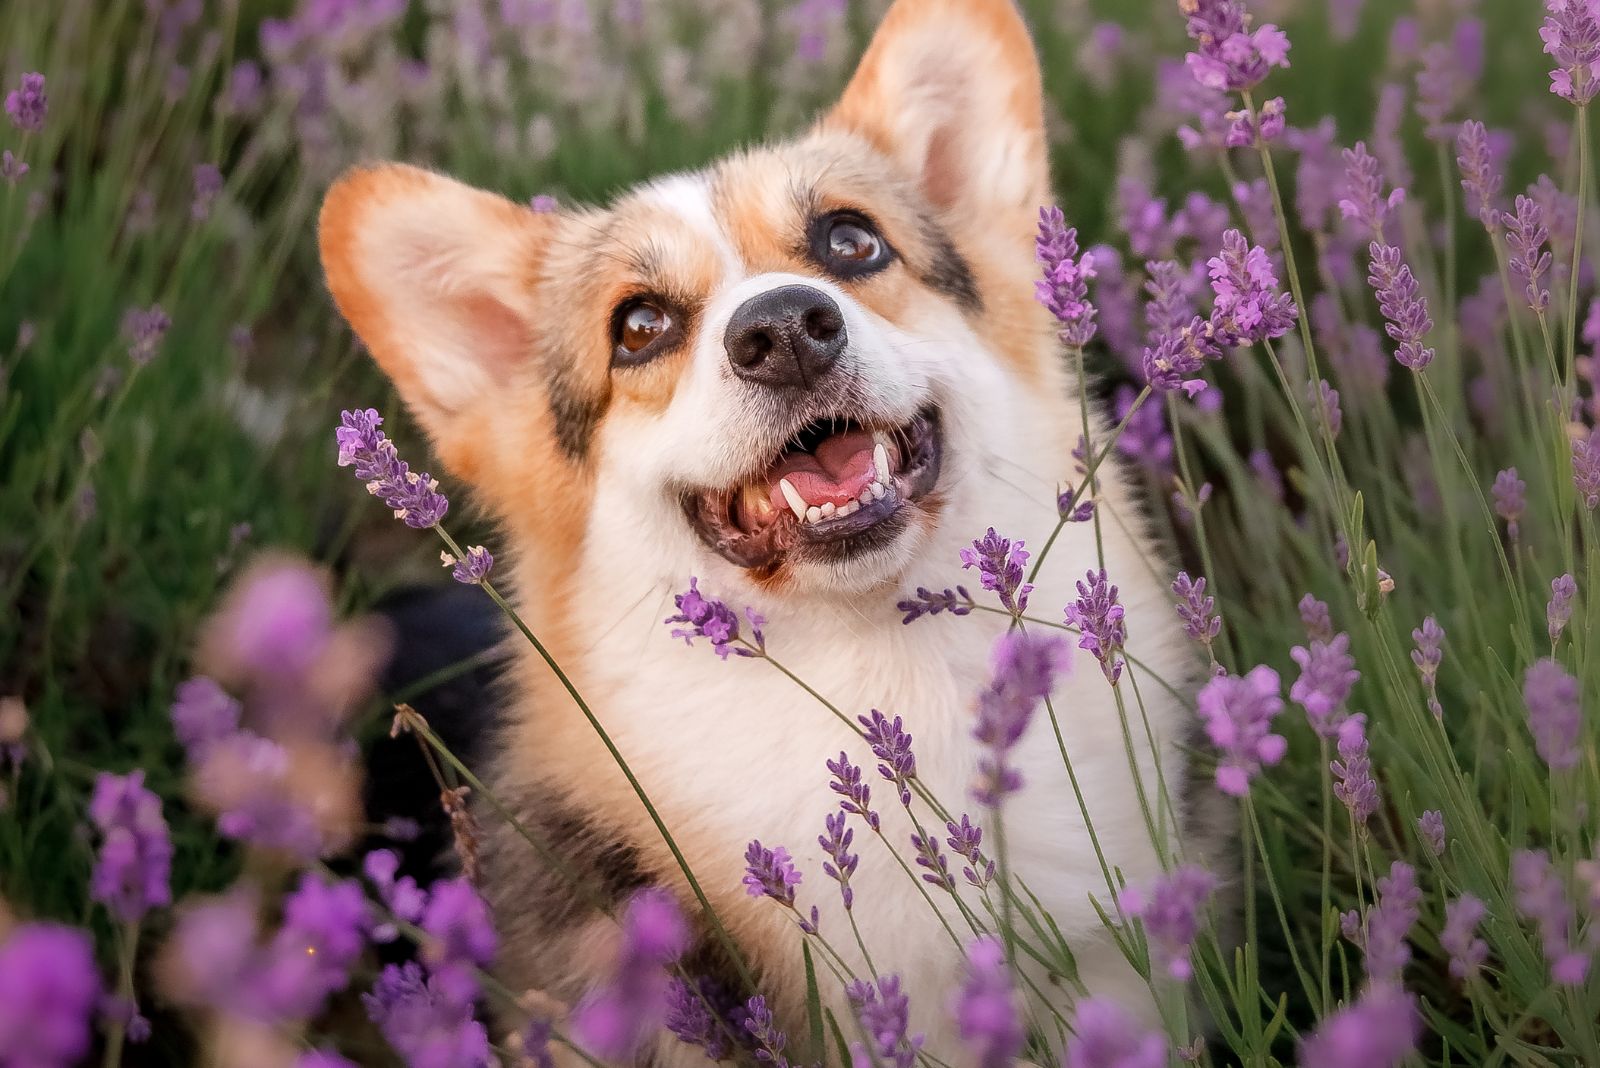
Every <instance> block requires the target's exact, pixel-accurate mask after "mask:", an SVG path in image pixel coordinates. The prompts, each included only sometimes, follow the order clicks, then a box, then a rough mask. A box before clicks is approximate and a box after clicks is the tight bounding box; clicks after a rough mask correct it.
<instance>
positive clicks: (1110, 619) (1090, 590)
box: [1067, 568, 1128, 686]
mask: <svg viewBox="0 0 1600 1068" xmlns="http://www.w3.org/2000/svg"><path fill="white" fill-rule="evenodd" d="M1077 586H1078V598H1077V600H1075V601H1073V602H1072V603H1071V604H1069V605H1067V622H1068V623H1069V624H1071V625H1072V626H1074V627H1077V628H1078V632H1079V633H1078V648H1079V649H1084V650H1087V651H1088V652H1089V653H1091V654H1092V655H1093V656H1094V658H1095V659H1096V660H1098V661H1099V662H1100V670H1101V672H1102V673H1103V674H1104V675H1105V677H1106V681H1107V682H1109V683H1111V684H1112V685H1113V686H1115V685H1116V684H1117V681H1118V680H1119V679H1121V678H1122V665H1123V661H1122V658H1121V657H1120V656H1118V655H1117V653H1118V651H1119V650H1121V648H1122V647H1123V645H1124V644H1126V643H1127V640H1128V628H1127V625H1126V624H1125V623H1124V621H1123V620H1124V616H1125V612H1124V610H1123V607H1122V605H1120V604H1118V603H1117V588H1116V587H1115V586H1112V585H1110V584H1108V583H1107V582H1106V573H1105V569H1104V568H1102V569H1100V570H1099V571H1090V572H1089V573H1088V574H1087V575H1085V576H1084V580H1083V581H1082V582H1079V583H1078V584H1077Z"/></svg>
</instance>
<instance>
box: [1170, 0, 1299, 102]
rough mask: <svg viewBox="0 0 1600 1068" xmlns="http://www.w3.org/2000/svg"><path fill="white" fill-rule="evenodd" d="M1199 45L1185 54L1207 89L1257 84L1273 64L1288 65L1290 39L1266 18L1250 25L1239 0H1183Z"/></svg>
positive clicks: (1233, 89) (1192, 71) (1244, 87)
mask: <svg viewBox="0 0 1600 1068" xmlns="http://www.w3.org/2000/svg"><path fill="white" fill-rule="evenodd" d="M1178 7H1179V10H1180V11H1182V12H1183V14H1184V15H1185V16H1187V18H1188V32H1189V37H1190V38H1191V39H1192V40H1193V41H1194V42H1195V50H1194V51H1193V52H1190V53H1189V54H1188V55H1187V56H1185V57H1184V62H1185V64H1186V65H1187V66H1188V68H1189V73H1190V74H1192V75H1193V76H1194V80H1195V81H1196V82H1198V83H1199V84H1200V85H1202V86H1204V87H1205V88H1207V89H1215V90H1223V91H1227V92H1238V91H1243V90H1247V89H1254V88H1255V87H1256V86H1257V85H1260V84H1261V82H1262V81H1263V80H1264V79H1265V78H1266V76H1267V73H1268V72H1269V71H1271V70H1272V68H1274V67H1287V66H1288V65H1289V38H1288V36H1287V35H1286V34H1285V33H1284V32H1283V31H1282V30H1280V29H1278V28H1277V27H1276V26H1274V25H1272V24H1271V23H1265V24H1263V25H1262V26H1260V27H1257V28H1255V29H1251V18H1250V15H1249V13H1248V12H1247V11H1245V7H1244V4H1243V3H1241V2H1239V0H1182V2H1181V3H1180V4H1179V5H1178Z"/></svg>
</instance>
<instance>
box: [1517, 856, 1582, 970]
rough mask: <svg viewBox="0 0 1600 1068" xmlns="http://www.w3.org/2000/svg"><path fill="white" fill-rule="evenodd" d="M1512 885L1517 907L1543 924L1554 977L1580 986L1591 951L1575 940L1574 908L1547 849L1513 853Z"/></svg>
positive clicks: (1540, 935)
mask: <svg viewBox="0 0 1600 1068" xmlns="http://www.w3.org/2000/svg"><path fill="white" fill-rule="evenodd" d="M1511 887H1512V889H1513V890H1514V891H1515V892H1516V895H1517V909H1518V910H1519V911H1521V913H1522V914H1523V915H1524V916H1526V917H1527V918H1528V919H1529V920H1532V921H1533V923H1534V924H1535V926H1537V927H1538V928H1539V937H1540V939H1541V941H1542V942H1543V944H1544V956H1545V961H1546V962H1547V963H1548V964H1549V965H1550V978H1551V979H1552V980H1553V981H1554V982H1556V983H1559V984H1561V985H1562V986H1579V985H1581V984H1582V983H1583V981H1584V979H1585V978H1587V976H1588V974H1589V955H1588V953H1586V952H1585V951H1584V950H1583V949H1582V948H1580V947H1579V946H1576V945H1574V944H1573V941H1572V927H1573V909H1572V903H1571V902H1570V901H1569V900H1568V899H1567V890H1566V887H1565V886H1563V885H1562V880H1561V876H1560V875H1559V874H1557V872H1556V870H1555V868H1554V867H1552V866H1551V864H1550V854H1548V853H1546V852H1544V851H1543V850H1539V851H1534V850H1530V849H1522V850H1518V851H1517V852H1516V853H1514V854H1512V856H1511Z"/></svg>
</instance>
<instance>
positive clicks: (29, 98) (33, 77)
mask: <svg viewBox="0 0 1600 1068" xmlns="http://www.w3.org/2000/svg"><path fill="white" fill-rule="evenodd" d="M49 110H50V101H49V98H48V97H46V96H45V92H44V75H43V74H40V73H38V72H37V71H35V72H33V73H30V74H24V75H23V76H22V85H21V86H20V87H18V88H16V89H13V90H11V92H9V93H7V94H6V114H7V115H9V116H10V117H11V121H12V123H14V124H15V125H16V127H17V129H19V130H22V131H23V132H25V133H38V132H39V131H40V130H42V129H44V117H45V114H46V113H47V112H48V111H49Z"/></svg>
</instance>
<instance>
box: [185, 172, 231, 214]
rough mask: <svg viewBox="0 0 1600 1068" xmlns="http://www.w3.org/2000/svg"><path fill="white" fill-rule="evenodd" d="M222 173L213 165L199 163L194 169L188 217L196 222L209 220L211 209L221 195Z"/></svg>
mask: <svg viewBox="0 0 1600 1068" xmlns="http://www.w3.org/2000/svg"><path fill="white" fill-rule="evenodd" d="M222 185H223V182H222V172H221V171H220V170H218V169H217V165H216V164H215V163H201V164H198V165H197V166H196V167H195V169H194V200H193V201H192V202H191V203H190V205H189V215H190V217H191V218H193V219H194V220H195V221H196V222H203V221H204V220H206V219H209V218H211V207H212V205H213V204H215V203H216V202H217V197H219V196H221V195H222Z"/></svg>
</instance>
